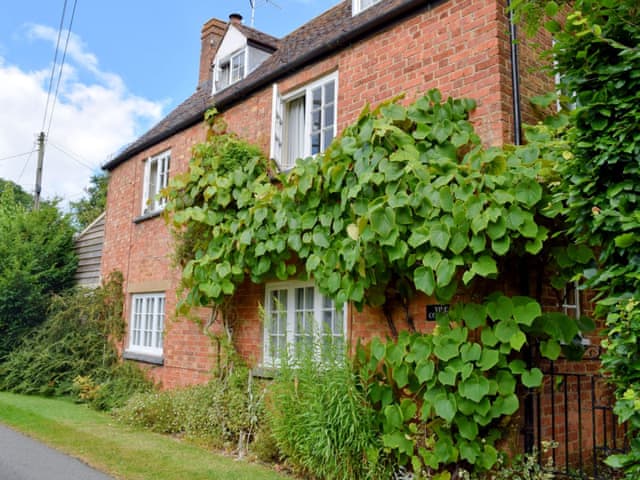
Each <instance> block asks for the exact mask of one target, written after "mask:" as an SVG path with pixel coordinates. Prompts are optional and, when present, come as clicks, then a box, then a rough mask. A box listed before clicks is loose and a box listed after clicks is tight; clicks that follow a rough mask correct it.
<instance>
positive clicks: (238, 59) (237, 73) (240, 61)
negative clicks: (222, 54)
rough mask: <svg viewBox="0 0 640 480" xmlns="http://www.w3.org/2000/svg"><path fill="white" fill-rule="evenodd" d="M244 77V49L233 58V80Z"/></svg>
mask: <svg viewBox="0 0 640 480" xmlns="http://www.w3.org/2000/svg"><path fill="white" fill-rule="evenodd" d="M243 78H244V51H243V52H241V53H239V54H237V55H235V56H233V57H232V58H231V82H237V81H238V80H241V79H243Z"/></svg>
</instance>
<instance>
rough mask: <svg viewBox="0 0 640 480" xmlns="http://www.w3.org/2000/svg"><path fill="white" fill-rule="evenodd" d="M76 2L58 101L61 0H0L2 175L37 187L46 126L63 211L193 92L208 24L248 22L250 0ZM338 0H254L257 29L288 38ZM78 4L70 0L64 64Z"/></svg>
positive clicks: (48, 170) (48, 157) (49, 170)
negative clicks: (234, 18) (40, 138)
mask: <svg viewBox="0 0 640 480" xmlns="http://www.w3.org/2000/svg"><path fill="white" fill-rule="evenodd" d="M75 1H76V2H77V3H76V8H75V13H74V16H73V24H72V25H71V29H70V30H71V33H70V35H69V42H68V47H67V50H66V54H65V62H64V68H63V70H62V77H61V81H60V83H59V87H58V89H57V90H58V94H57V97H56V101H55V102H54V100H53V97H54V93H55V91H56V85H57V84H58V82H57V72H56V73H55V75H54V79H53V82H51V77H52V66H53V64H54V55H55V51H56V43H57V41H58V30H59V27H60V23H61V16H62V12H63V7H64V5H65V0H20V1H15V0H0V178H4V179H8V180H11V181H13V182H15V183H18V184H19V185H20V186H22V188H24V189H25V190H26V191H27V192H30V193H33V191H34V186H35V177H36V164H37V152H36V151H35V149H36V139H37V135H38V132H40V131H44V132H45V133H47V137H46V139H47V141H46V148H45V156H44V165H43V182H42V197H43V198H45V199H53V198H60V199H61V200H62V206H63V208H66V206H68V202H70V201H77V200H79V199H80V198H82V197H83V196H84V195H85V188H86V187H87V186H88V185H89V182H90V177H91V175H92V174H95V173H98V172H100V166H101V165H102V164H104V163H105V161H107V160H108V159H109V158H111V156H113V155H114V154H115V153H117V152H118V151H119V150H120V149H121V148H122V147H124V146H125V145H127V144H128V143H130V142H132V141H134V140H135V139H136V138H137V137H139V136H140V135H142V134H143V133H144V132H145V131H147V130H148V129H149V128H151V127H152V126H153V125H154V124H155V123H156V122H158V121H159V120H160V119H162V118H163V117H164V116H165V115H166V114H168V113H169V112H170V111H171V110H172V109H173V108H174V107H176V106H177V105H178V104H179V103H180V102H182V101H183V100H185V99H186V98H188V97H189V96H190V95H191V94H192V93H193V92H194V91H195V87H196V84H197V80H198V69H199V56H200V31H201V28H202V25H203V24H204V23H205V22H206V21H207V20H209V19H210V18H212V17H217V18H220V19H222V20H226V19H228V16H229V14H230V13H240V14H241V15H242V16H243V17H244V23H245V24H246V25H249V24H250V19H251V7H250V0H227V1H222V0H207V1H205V0H182V1H175V0H174V1H170V0H109V1H104V0H75ZM336 3H339V0H255V7H256V8H255V24H254V27H255V28H257V29H259V30H262V31H264V32H266V33H269V34H271V35H274V36H276V37H282V36H284V35H286V34H287V33H289V32H291V31H292V30H294V29H296V28H297V27H299V26H300V25H302V24H303V23H305V22H307V21H308V20H310V19H311V18H313V17H315V16H317V15H319V14H320V13H322V12H323V11H325V10H327V9H328V8H330V7H332V6H333V5H335V4H336ZM73 6H74V0H66V18H65V20H64V21H63V29H62V30H63V33H62V36H61V39H60V49H59V53H58V57H57V64H58V66H59V65H60V63H61V60H62V56H63V50H64V45H65V41H66V38H67V31H68V30H69V23H70V19H71V14H72V10H73ZM50 84H51V94H50V95H48V92H49V88H50ZM47 98H49V104H48V107H47ZM45 109H46V111H47V112H48V115H47V116H46V117H45Z"/></svg>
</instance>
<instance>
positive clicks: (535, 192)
mask: <svg viewBox="0 0 640 480" xmlns="http://www.w3.org/2000/svg"><path fill="white" fill-rule="evenodd" d="M515 197H516V200H517V201H518V202H520V203H524V204H525V205H526V206H527V207H533V206H534V205H535V204H536V203H538V202H539V201H540V199H541V198H542V187H541V186H540V184H539V183H538V182H537V181H535V180H528V181H524V182H520V183H518V184H517V185H516V186H515Z"/></svg>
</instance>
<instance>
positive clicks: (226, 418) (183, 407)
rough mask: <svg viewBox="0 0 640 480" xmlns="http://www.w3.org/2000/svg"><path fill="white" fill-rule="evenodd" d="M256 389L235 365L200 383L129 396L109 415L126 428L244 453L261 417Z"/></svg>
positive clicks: (260, 390)
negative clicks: (185, 438) (195, 441)
mask: <svg viewBox="0 0 640 480" xmlns="http://www.w3.org/2000/svg"><path fill="white" fill-rule="evenodd" d="M262 391H263V388H262V386H261V385H258V384H254V383H253V380H252V378H251V376H250V375H249V371H248V369H246V368H239V367H235V369H234V370H233V372H232V373H231V374H228V375H226V376H224V377H221V378H216V379H214V380H212V381H210V382H209V383H208V384H206V385H194V386H190V387H186V388H183V389H179V390H171V391H163V392H154V393H146V394H145V393H143V394H137V395H134V396H133V397H132V398H131V399H130V400H129V402H127V404H126V405H124V406H123V407H122V408H120V409H117V410H115V415H116V417H117V418H119V419H120V420H121V421H123V422H125V423H127V424H129V425H134V426H139V427H144V428H148V429H150V430H153V431H155V432H160V433H172V434H184V435H185V436H186V437H188V438H191V439H194V440H200V441H203V442H206V443H208V444H211V445H213V446H215V447H223V448H236V447H237V448H238V449H239V450H240V451H241V452H244V450H245V448H246V445H247V443H248V442H249V441H250V440H251V439H252V438H253V436H254V434H255V431H256V428H257V425H258V424H259V422H260V419H261V418H262V416H263V408H262V398H263V395H262Z"/></svg>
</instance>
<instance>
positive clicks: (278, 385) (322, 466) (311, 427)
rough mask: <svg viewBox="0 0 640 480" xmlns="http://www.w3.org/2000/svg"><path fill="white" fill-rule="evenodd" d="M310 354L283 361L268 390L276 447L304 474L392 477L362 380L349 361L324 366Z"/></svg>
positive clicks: (334, 358)
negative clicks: (386, 470)
mask: <svg viewBox="0 0 640 480" xmlns="http://www.w3.org/2000/svg"><path fill="white" fill-rule="evenodd" d="M311 350H312V349H309V350H308V351H307V353H306V354H302V355H301V356H300V359H299V361H296V362H292V361H289V360H288V359H286V358H285V359H283V362H282V365H281V368H280V370H279V372H278V374H277V376H276V378H275V380H274V383H273V385H272V386H271V388H270V397H269V400H270V402H269V403H268V405H269V407H270V408H269V416H268V418H269V423H270V426H271V429H272V432H273V436H274V438H275V440H276V442H277V445H278V447H279V449H280V451H281V452H282V454H283V455H284V456H285V458H287V459H288V461H289V462H290V463H291V464H292V465H293V466H294V467H295V468H296V469H297V470H299V471H301V473H304V474H305V475H306V476H312V477H314V478H326V479H336V480H337V479H344V480H346V479H366V478H371V479H376V478H389V474H388V472H385V471H384V458H382V457H381V456H380V453H379V451H380V449H381V446H382V445H381V444H380V440H379V437H378V435H377V434H376V428H375V424H374V418H375V412H374V411H373V409H371V407H369V405H368V403H367V401H366V397H365V393H364V391H363V389H362V385H361V384H360V381H359V378H358V377H357V375H355V374H354V370H353V368H352V365H351V362H350V361H349V359H348V358H346V356H345V355H344V354H343V355H336V353H335V352H334V354H333V355H331V357H327V358H325V359H324V361H320V360H318V359H317V358H314V355H313V352H312V351H311Z"/></svg>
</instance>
